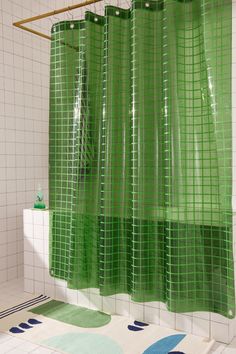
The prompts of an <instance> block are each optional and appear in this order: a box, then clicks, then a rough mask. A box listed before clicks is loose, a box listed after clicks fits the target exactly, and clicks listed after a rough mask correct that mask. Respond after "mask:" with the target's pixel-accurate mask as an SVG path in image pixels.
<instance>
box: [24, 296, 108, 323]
mask: <svg viewBox="0 0 236 354" xmlns="http://www.w3.org/2000/svg"><path fill="white" fill-rule="evenodd" d="M30 312H33V313H36V314H38V315H43V316H45V317H49V318H52V319H54V320H57V321H61V322H64V323H68V324H71V325H73V326H77V327H84V328H95V327H102V326H105V325H106V324H108V323H109V322H110V321H111V315H108V314H106V313H103V312H100V311H95V310H90V309H87V308H85V307H79V306H76V305H71V304H66V303H64V302H61V301H56V300H51V301H49V302H46V304H43V305H40V306H38V307H35V308H33V309H30Z"/></svg>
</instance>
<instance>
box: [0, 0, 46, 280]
mask: <svg viewBox="0 0 236 354" xmlns="http://www.w3.org/2000/svg"><path fill="white" fill-rule="evenodd" d="M47 3H49V1H46V0H44V1H34V0H2V1H1V0H0V283H1V282H3V281H6V280H10V279H13V278H15V277H17V276H20V275H22V269H23V228H22V210H23V208H25V207H30V206H32V203H33V201H34V196H35V191H36V188H37V185H38V183H41V185H42V186H43V189H44V190H45V193H46V198H47V184H48V182H47V176H48V172H47V171H48V96H49V94H48V93H49V90H48V87H49V42H48V41H45V40H44V39H39V38H37V37H36V36H32V35H31V34H29V33H23V31H21V30H18V29H16V28H15V27H13V26H12V22H13V21H16V20H19V19H20V18H22V17H23V16H24V17H28V16H32V15H33V14H36V13H38V12H39V11H48V10H49V8H48V6H47ZM40 26H41V25H40Z"/></svg>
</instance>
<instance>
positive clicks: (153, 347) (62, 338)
mask: <svg viewBox="0 0 236 354" xmlns="http://www.w3.org/2000/svg"><path fill="white" fill-rule="evenodd" d="M19 305H20V304H19ZM19 305H18V304H15V306H16V307H18V306H19ZM71 306H72V307H71ZM52 309H53V311H55V313H56V317H57V318H56V319H55V318H50V317H49V315H50V316H51V314H52ZM59 309H61V311H62V312H61V313H58V311H59ZM65 309H66V310H65ZM68 309H69V310H68ZM72 309H73V310H74V311H76V312H77V314H76V316H75V318H76V321H75V323H76V325H74V324H72V323H68V322H67V323H66V322H64V320H65V318H66V320H67V321H68V318H70V322H72V320H71V318H72V317H73V312H72ZM78 309H79V310H78ZM81 309H82V310H81ZM63 311H64V312H63ZM42 312H44V314H42ZM39 313H40V314H39ZM62 313H64V314H65V317H64V318H62V317H63V315H62ZM68 313H69V314H70V315H68ZM98 313H99V315H98ZM79 314H80V316H81V318H80V316H79ZM92 315H93V316H94V319H92ZM86 316H87V318H86ZM97 316H98V317H97ZM96 317H97V318H96ZM82 318H83V321H82ZM98 319H99V320H98ZM101 320H102V321H101ZM105 321H107V323H105ZM27 323H28V324H29V325H30V327H31V328H30V327H29V326H26V325H24V326H22V324H27ZM79 324H81V327H80V326H79ZM94 324H96V325H97V327H95V326H94ZM101 324H102V326H101ZM98 325H99V326H98ZM89 326H91V327H89ZM0 327H1V330H2V331H5V332H8V333H9V331H10V329H12V331H11V332H10V333H11V335H12V336H14V337H17V338H22V339H25V340H28V341H30V342H32V343H35V344H38V345H43V346H45V347H46V348H49V349H51V350H52V351H53V350H57V351H60V352H63V353H68V354H78V353H79V354H154V353H155V354H169V353H171V352H176V353H183V354H207V353H209V351H210V348H211V347H212V345H213V344H214V341H213V340H209V339H207V338H202V337H198V336H194V335H191V334H186V333H183V332H181V331H175V330H172V329H169V328H163V327H160V326H157V325H154V324H148V323H144V322H141V321H138V320H136V319H131V318H129V317H124V316H118V315H107V314H105V313H102V312H99V311H93V310H89V309H85V308H81V307H79V306H75V305H69V304H65V303H62V302H60V301H54V300H53V301H51V299H47V300H46V301H45V303H44V304H43V305H40V306H38V304H34V305H32V306H31V307H30V308H27V309H22V310H21V311H19V312H13V313H11V314H9V315H8V316H7V317H4V318H1V319H0ZM22 327H23V328H22ZM27 327H28V328H27ZM130 327H137V328H142V330H140V331H133V330H130V329H129V328H130ZM78 348H79V351H78Z"/></svg>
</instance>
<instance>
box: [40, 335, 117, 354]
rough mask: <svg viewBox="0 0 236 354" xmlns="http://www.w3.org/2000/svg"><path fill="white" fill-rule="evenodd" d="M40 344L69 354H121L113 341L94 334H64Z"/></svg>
mask: <svg viewBox="0 0 236 354" xmlns="http://www.w3.org/2000/svg"><path fill="white" fill-rule="evenodd" d="M42 344H45V345H47V346H49V347H53V348H54V349H59V350H62V351H64V352H66V353H69V354H78V353H79V354H95V353H96V354H111V353H112V354H123V350H122V348H121V347H120V346H119V344H118V343H116V342H115V341H114V340H113V339H111V338H110V337H107V336H104V335H101V334H96V333H66V334H63V335H61V336H55V337H51V338H49V339H47V340H44V341H43V342H42Z"/></svg>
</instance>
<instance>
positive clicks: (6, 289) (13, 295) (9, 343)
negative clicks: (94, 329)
mask: <svg viewBox="0 0 236 354" xmlns="http://www.w3.org/2000/svg"><path fill="white" fill-rule="evenodd" d="M31 296H32V295H29V294H27V293H25V292H24V290H23V281H22V279H17V280H14V281H11V282H8V283H4V284H1V293H0V303H1V307H4V304H6V308H7V303H8V302H9V300H16V299H18V300H20V301H21V302H22V301H26V300H28V299H29V298H30V297H31ZM0 353H1V354H4V353H9V354H26V353H32V354H52V353H53V354H59V353H60V352H58V351H54V350H50V349H48V348H46V347H43V346H39V345H36V344H34V343H31V342H29V341H26V340H24V339H20V338H15V337H13V336H12V335H11V334H9V333H5V332H2V331H1V328H0ZM213 353H214V354H220V353H221V354H222V353H223V354H236V337H235V338H234V339H233V341H232V342H231V343H230V344H229V345H226V344H223V343H215V345H214V347H213V349H212V351H211V352H210V354H213ZM78 354H79V353H78ZM93 354H96V353H93ZM129 354H132V353H129ZM199 354H200V353H199Z"/></svg>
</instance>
